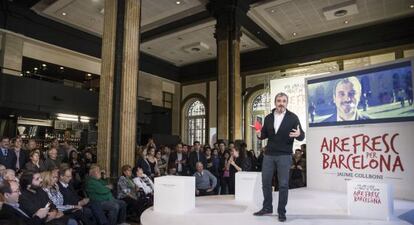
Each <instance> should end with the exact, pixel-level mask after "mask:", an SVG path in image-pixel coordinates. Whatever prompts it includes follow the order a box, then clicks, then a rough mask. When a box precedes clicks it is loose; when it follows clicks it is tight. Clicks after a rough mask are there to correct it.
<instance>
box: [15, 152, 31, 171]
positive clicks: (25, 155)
mask: <svg viewBox="0 0 414 225" xmlns="http://www.w3.org/2000/svg"><path fill="white" fill-rule="evenodd" d="M15 155H16V160H17V154H16V153H15ZM28 161H29V154H28V153H27V151H26V150H23V149H20V154H19V161H18V162H17V161H16V163H18V164H19V168H20V169H24V167H25V165H26V163H27V162H28Z"/></svg>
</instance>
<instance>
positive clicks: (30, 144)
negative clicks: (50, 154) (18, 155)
mask: <svg viewBox="0 0 414 225" xmlns="http://www.w3.org/2000/svg"><path fill="white" fill-rule="evenodd" d="M36 148H37V143H36V140H35V139H29V142H27V145H26V150H27V152H28V153H30V152H31V151H33V150H35V149H36Z"/></svg>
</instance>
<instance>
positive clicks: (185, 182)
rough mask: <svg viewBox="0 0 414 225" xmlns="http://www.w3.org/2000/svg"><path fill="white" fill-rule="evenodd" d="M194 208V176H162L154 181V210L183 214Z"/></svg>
mask: <svg viewBox="0 0 414 225" xmlns="http://www.w3.org/2000/svg"><path fill="white" fill-rule="evenodd" d="M194 208H195V177H183V176H163V177H156V178H155V182H154V211H156V212H161V213H169V214H184V213H186V212H188V211H189V210H192V209H194Z"/></svg>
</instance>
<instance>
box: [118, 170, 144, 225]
mask: <svg viewBox="0 0 414 225" xmlns="http://www.w3.org/2000/svg"><path fill="white" fill-rule="evenodd" d="M121 170H122V176H121V177H119V180H118V189H117V190H118V191H117V192H118V199H120V200H123V201H124V202H125V203H126V204H127V212H129V213H128V214H130V215H132V216H133V218H132V219H135V220H138V221H139V218H140V216H141V213H142V212H143V211H144V209H145V201H143V200H142V199H141V198H140V195H139V192H138V188H137V186H135V184H134V181H133V180H132V178H131V176H132V167H131V166H130V165H124V166H122V168H121Z"/></svg>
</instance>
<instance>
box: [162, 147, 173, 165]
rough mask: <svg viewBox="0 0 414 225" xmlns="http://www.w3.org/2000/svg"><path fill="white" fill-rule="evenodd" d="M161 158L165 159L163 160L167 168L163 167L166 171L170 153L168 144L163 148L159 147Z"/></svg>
mask: <svg viewBox="0 0 414 225" xmlns="http://www.w3.org/2000/svg"><path fill="white" fill-rule="evenodd" d="M161 154H162V156H161V158H163V159H164V160H165V162H166V163H167V168H166V169H165V170H166V171H167V170H168V159H169V158H170V154H171V149H170V147H168V146H164V148H163V149H161Z"/></svg>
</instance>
